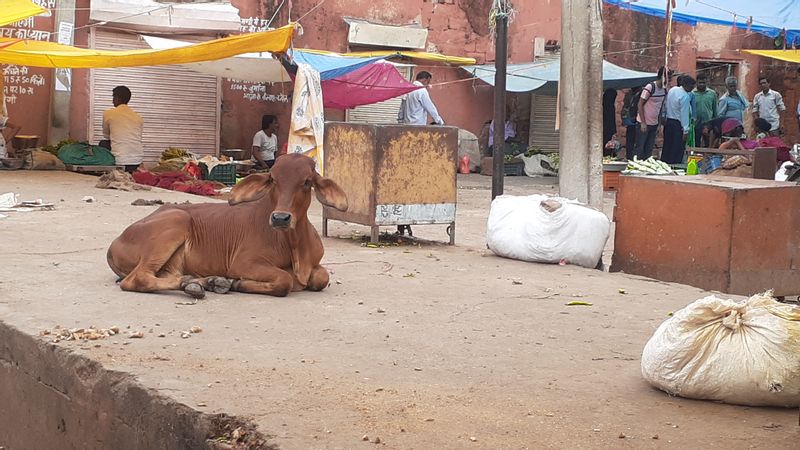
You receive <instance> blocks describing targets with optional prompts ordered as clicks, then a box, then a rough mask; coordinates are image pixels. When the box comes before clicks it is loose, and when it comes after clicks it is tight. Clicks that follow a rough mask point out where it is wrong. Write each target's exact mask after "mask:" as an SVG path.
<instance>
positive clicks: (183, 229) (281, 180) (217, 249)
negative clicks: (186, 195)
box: [108, 154, 347, 298]
mask: <svg viewBox="0 0 800 450" xmlns="http://www.w3.org/2000/svg"><path fill="white" fill-rule="evenodd" d="M312 188H313V189H314V193H315V194H316V196H317V199H318V200H319V201H320V202H321V203H322V204H323V205H327V206H330V207H333V208H336V209H339V210H341V211H345V210H347V197H346V196H345V194H344V192H343V191H342V189H341V188H340V187H339V186H337V185H336V183H334V182H333V181H331V180H329V179H327V178H323V177H322V176H320V175H319V174H318V173H316V171H315V170H314V161H313V160H312V159H311V158H309V157H307V156H303V155H299V154H290V155H284V156H281V157H280V158H278V160H277V162H276V163H275V166H274V167H273V168H272V171H271V172H270V173H267V174H254V175H250V176H248V177H247V178H245V179H244V180H242V181H241V182H240V183H239V184H237V185H236V186H235V187H234V188H233V190H232V191H231V199H230V201H229V202H228V204H224V203H200V204H194V205H188V204H187V205H165V206H162V207H160V208H158V209H157V210H156V211H154V212H153V213H152V214H150V215H149V216H147V217H145V218H144V219H142V220H140V221H138V222H136V223H134V224H133V225H131V226H129V227H128V228H127V229H126V230H125V231H123V232H122V234H121V235H120V236H119V237H118V238H117V239H115V240H114V242H112V243H111V246H110V247H109V249H108V265H109V266H110V267H111V270H113V271H114V273H116V274H117V275H118V276H120V277H121V278H122V281H121V283H120V287H121V288H122V289H123V290H125V291H136V292H155V291H163V290H174V289H183V290H184V291H185V292H186V293H187V294H189V295H192V296H194V297H197V298H201V297H203V296H204V295H205V290H213V291H214V292H217V293H225V292H228V291H229V290H233V291H239V292H250V293H254V294H267V295H275V296H285V295H287V294H288V293H289V292H290V291H292V290H295V291H298V290H303V289H308V290H311V291H320V290H322V289H324V288H325V287H326V286H327V285H328V280H329V275H328V271H327V270H325V268H323V267H322V266H320V265H319V263H320V260H321V259H322V255H323V253H324V249H323V248H322V240H321V239H320V237H319V234H317V231H316V230H315V229H314V227H313V226H312V225H311V223H310V222H309V221H308V207H309V205H310V204H311V189H312ZM268 222H269V223H268Z"/></svg>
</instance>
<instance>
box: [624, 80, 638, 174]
mask: <svg viewBox="0 0 800 450" xmlns="http://www.w3.org/2000/svg"><path fill="white" fill-rule="evenodd" d="M641 95H642V86H637V87H634V88H631V89H630V90H629V91H628V93H626V94H625V97H624V98H623V100H622V110H621V111H620V117H621V119H622V125H624V126H625V157H626V158H633V155H635V154H636V130H637V129H638V128H639V122H638V121H637V120H636V119H637V118H638V117H637V116H638V115H639V97H641Z"/></svg>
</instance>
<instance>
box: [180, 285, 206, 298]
mask: <svg viewBox="0 0 800 450" xmlns="http://www.w3.org/2000/svg"><path fill="white" fill-rule="evenodd" d="M183 292H185V293H187V294H189V295H190V296H192V297H193V298H196V299H198V300H199V299H201V298H204V297H205V296H206V290H205V289H203V286H200V283H189V284H187V285H186V286H184V287H183Z"/></svg>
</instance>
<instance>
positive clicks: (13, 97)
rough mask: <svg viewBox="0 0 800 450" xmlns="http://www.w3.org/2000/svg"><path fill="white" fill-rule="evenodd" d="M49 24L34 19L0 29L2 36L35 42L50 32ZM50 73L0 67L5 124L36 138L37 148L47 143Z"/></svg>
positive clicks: (47, 20) (48, 20) (43, 19)
mask: <svg viewBox="0 0 800 450" xmlns="http://www.w3.org/2000/svg"><path fill="white" fill-rule="evenodd" d="M53 23H54V20H53V17H44V16H37V17H34V18H33V21H32V23H30V22H27V21H25V22H24V24H23V25H22V26H20V27H12V26H10V25H8V26H5V27H0V28H2V30H3V34H2V35H3V37H12V38H21V39H37V37H43V36H42V35H40V34H39V32H52V31H53ZM37 40H41V39H37ZM45 40H46V39H45ZM53 72H54V71H53V69H42V68H38V67H26V66H10V65H6V64H2V65H0V75H3V73H5V75H4V76H5V94H6V106H7V107H8V115H9V122H11V123H12V124H14V125H17V126H20V127H22V129H21V130H20V131H19V133H18V134H20V135H35V136H39V143H40V145H44V144H45V141H46V140H47V131H48V123H49V112H50V93H51V91H52V89H53Z"/></svg>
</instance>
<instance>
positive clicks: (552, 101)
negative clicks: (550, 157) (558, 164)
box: [528, 95, 560, 153]
mask: <svg viewBox="0 0 800 450" xmlns="http://www.w3.org/2000/svg"><path fill="white" fill-rule="evenodd" d="M557 109H558V101H557V97H555V96H548V95H531V129H530V138H529V139H528V145H530V146H533V147H536V148H538V149H540V150H544V151H546V152H554V153H558V145H559V142H560V138H559V134H558V130H556V110H557Z"/></svg>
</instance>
